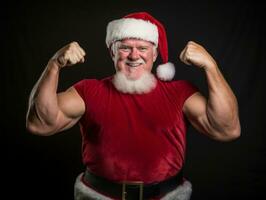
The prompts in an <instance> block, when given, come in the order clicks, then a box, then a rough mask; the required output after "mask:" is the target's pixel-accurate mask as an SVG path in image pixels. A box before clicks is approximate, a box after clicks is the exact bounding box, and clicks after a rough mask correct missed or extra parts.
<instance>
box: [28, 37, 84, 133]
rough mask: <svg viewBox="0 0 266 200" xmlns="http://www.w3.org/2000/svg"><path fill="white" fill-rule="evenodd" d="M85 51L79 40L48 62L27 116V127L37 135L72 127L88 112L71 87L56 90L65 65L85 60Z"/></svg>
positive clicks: (32, 97) (30, 98)
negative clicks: (64, 89) (60, 90)
mask: <svg viewBox="0 0 266 200" xmlns="http://www.w3.org/2000/svg"><path fill="white" fill-rule="evenodd" d="M84 56H85V52H84V50H83V49H82V48H81V47H80V46H79V45H78V43H76V42H72V43H70V44H68V45H66V46H65V47H63V48H62V49H60V50H59V51H58V52H57V53H56V54H55V55H54V56H53V58H51V60H50V61H49V62H48V65H47V66H46V68H45V70H44V72H43V73H42V75H41V77H40V78H39V80H38V81H37V83H36V84H35V86H34V87H33V89H32V91H31V94H30V97H29V106H28V112H27V116H26V127H27V129H28V130H29V131H30V132H32V133H34V134H38V135H43V136H47V135H52V134H55V133H58V132H61V131H63V130H66V129H68V128H70V127H72V126H73V125H74V124H75V123H76V122H77V121H78V120H79V119H80V117H81V116H82V115H83V113H84V112H85V104H84V102H83V100H82V98H81V97H80V96H79V94H78V93H77V91H76V90H75V89H74V88H73V87H71V88H69V89H68V90H66V91H65V92H61V93H57V85H58V79H59V72H60V69H61V68H62V67H65V66H70V65H74V64H76V63H78V62H84Z"/></svg>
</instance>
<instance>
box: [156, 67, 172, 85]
mask: <svg viewBox="0 0 266 200" xmlns="http://www.w3.org/2000/svg"><path fill="white" fill-rule="evenodd" d="M156 74H157V77H158V78H159V79H161V80H163V81H170V80H172V79H173V78H174V76H175V66H174V64H173V63H170V62H168V63H165V64H161V65H159V66H158V67H157V69H156Z"/></svg>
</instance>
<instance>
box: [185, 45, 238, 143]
mask: <svg viewBox="0 0 266 200" xmlns="http://www.w3.org/2000/svg"><path fill="white" fill-rule="evenodd" d="M192 45H194V46H193V47H192V50H191V51H190V52H189V53H187V52H185V51H184V52H183V55H181V59H182V60H183V61H184V62H185V63H187V64H193V65H196V66H198V67H202V68H203V69H204V71H205V74H206V78H207V84H208V90H209V95H208V99H206V98H205V97H204V96H202V95H201V94H200V93H199V92H198V93H195V94H194V95H192V96H191V97H190V98H188V99H187V100H186V102H185V104H184V107H183V111H184V113H185V114H186V116H187V117H188V119H189V121H190V122H191V124H192V125H193V126H194V127H195V128H196V129H197V130H198V131H200V132H202V133H204V134H206V135H207V136H209V137H211V138H213V139H215V140H219V141H229V140H232V139H235V138H237V137H239V136H240V122H239V116H238V103H237V99H236V97H235V95H234V93H233V92H232V90H231V88H230V86H229V85H228V83H227V82H226V80H225V79H224V77H223V75H222V73H221V72H220V70H219V68H218V66H217V64H216V62H215V61H214V60H213V58H212V57H211V56H210V55H209V54H208V53H207V51H205V49H204V48H203V47H201V46H199V45H197V44H196V43H192ZM195 46H196V47H195ZM186 50H189V47H188V48H187V49H186ZM184 53H186V54H187V55H184Z"/></svg>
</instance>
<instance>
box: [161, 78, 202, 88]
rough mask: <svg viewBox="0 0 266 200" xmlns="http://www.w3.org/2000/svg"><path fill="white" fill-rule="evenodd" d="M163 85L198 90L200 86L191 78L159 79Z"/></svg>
mask: <svg viewBox="0 0 266 200" xmlns="http://www.w3.org/2000/svg"><path fill="white" fill-rule="evenodd" d="M159 82H160V84H161V85H164V86H168V87H174V88H175V89H178V90H184V89H188V88H191V89H192V88H193V89H195V90H198V88H197V87H196V86H195V85H194V84H193V83H192V82H191V81H189V80H173V81H159Z"/></svg>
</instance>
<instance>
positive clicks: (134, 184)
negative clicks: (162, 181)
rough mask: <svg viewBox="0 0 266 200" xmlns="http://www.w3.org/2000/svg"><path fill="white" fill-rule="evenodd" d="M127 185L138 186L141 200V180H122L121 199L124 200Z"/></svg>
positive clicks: (141, 199) (140, 199)
mask: <svg viewBox="0 0 266 200" xmlns="http://www.w3.org/2000/svg"><path fill="white" fill-rule="evenodd" d="M127 185H133V186H138V187H139V200H143V182H142V181H123V182H122V200H126V196H127Z"/></svg>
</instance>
